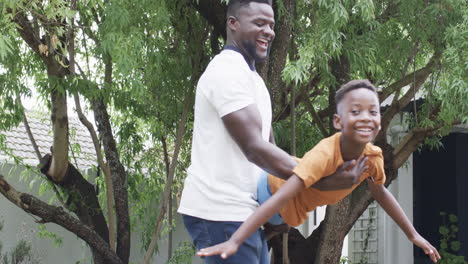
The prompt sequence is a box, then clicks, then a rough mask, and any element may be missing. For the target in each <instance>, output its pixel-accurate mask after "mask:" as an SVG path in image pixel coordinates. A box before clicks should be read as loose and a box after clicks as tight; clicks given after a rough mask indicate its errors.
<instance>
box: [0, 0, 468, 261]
mask: <svg viewBox="0 0 468 264" xmlns="http://www.w3.org/2000/svg"><path fill="white" fill-rule="evenodd" d="M225 3H226V1H220V0H197V1H190V0H172V1H165V0H157V1H149V0H142V1H125V0H106V1H102V0H88V1H75V0H71V1H63V0H62V1H61V0H54V1H40V0H33V1H11V0H1V1H0V10H1V11H0V12H1V16H0V23H1V27H2V29H4V30H2V32H1V33H0V65H1V66H0V78H1V82H0V92H1V93H0V98H1V102H0V103H1V104H0V108H1V109H2V111H0V128H1V129H9V128H11V127H13V126H15V125H17V124H18V123H19V122H24V120H25V119H24V110H23V106H22V105H21V102H20V98H21V97H24V96H31V90H30V88H31V87H30V83H33V85H34V86H35V87H36V89H37V90H38V92H39V94H40V96H41V97H42V98H43V100H44V101H45V105H46V106H47V107H48V109H49V110H50V112H51V120H52V124H53V135H54V144H53V146H52V151H51V153H49V154H46V155H42V153H38V156H39V157H41V159H42V161H41V164H42V170H41V171H42V173H43V174H44V175H46V176H47V178H48V179H49V181H50V182H51V183H52V184H53V185H54V186H55V187H56V188H57V197H65V198H68V197H74V199H71V201H72V204H67V203H63V204H59V205H57V204H53V205H50V204H47V203H44V202H41V201H40V200H39V199H37V198H36V197H33V196H32V195H30V194H27V193H19V192H17V191H16V190H15V189H14V187H13V186H10V185H9V184H8V182H7V180H6V179H4V178H3V177H0V192H1V193H2V194H3V196H5V197H6V198H7V199H9V200H10V201H12V202H13V203H14V204H16V205H17V206H18V207H19V208H21V209H22V210H25V211H27V212H29V213H32V214H34V215H37V216H38V217H40V218H41V219H42V222H53V223H56V224H58V225H61V226H62V227H64V228H65V229H67V230H69V231H70V232H73V233H75V234H76V235H77V236H79V237H80V238H82V239H83V240H84V241H85V242H86V243H87V244H88V245H89V246H90V248H91V250H92V253H93V259H94V262H95V263H128V259H129V250H130V247H131V245H130V224H131V223H135V222H136V221H139V222H140V223H142V224H141V226H139V228H141V229H143V230H145V232H143V233H144V234H147V236H145V237H144V241H143V242H144V245H145V248H146V249H147V253H146V254H145V261H146V262H147V261H148V260H149V259H150V258H151V256H153V252H154V251H155V249H156V248H157V244H156V241H157V238H158V237H160V234H161V229H162V226H163V224H164V222H165V221H166V220H167V215H169V216H170V215H171V214H167V215H166V212H167V210H168V208H169V207H170V206H168V205H170V204H171V203H170V201H171V200H172V197H173V193H174V192H176V191H177V186H179V184H180V180H181V178H180V177H174V176H175V175H176V174H177V175H183V174H184V170H185V168H186V167H187V161H188V160H189V159H188V157H189V146H190V144H189V143H190V134H191V133H190V126H191V114H192V113H191V108H192V107H191V106H192V104H193V94H194V93H193V91H194V89H195V84H196V82H197V80H198V78H199V76H200V74H201V72H202V71H203V69H204V68H205V67H206V65H207V63H208V61H209V59H210V58H211V57H212V56H214V54H216V53H218V52H219V51H220V50H221V48H222V45H223V38H225V11H226V7H225ZM466 6H467V5H466V0H439V1H431V0H408V1H385V0H380V1H370V0H360V1H357V0H356V1H354V0H349V1H323V0H319V1H305V0H275V1H274V9H275V14H276V15H275V16H276V17H275V18H276V26H275V31H276V39H275V41H274V43H273V46H272V51H271V56H270V59H269V60H268V61H266V62H265V63H263V64H262V65H258V69H259V72H260V73H261V74H262V76H263V77H264V79H265V80H266V82H267V86H268V87H269V89H270V94H271V97H272V100H273V106H274V109H273V110H274V127H275V132H276V135H277V137H278V140H277V142H278V144H279V145H280V146H281V147H283V148H285V149H287V150H290V149H289V146H294V144H291V142H290V132H289V131H290V130H291V128H292V129H293V130H292V131H295V132H294V133H293V135H296V136H295V137H296V141H297V142H308V143H307V144H302V143H301V144H298V149H297V150H296V151H297V154H298V155H299V156H300V155H302V154H303V153H304V151H305V150H306V149H308V148H310V147H311V146H312V145H313V144H314V143H316V142H317V140H318V139H320V138H323V137H325V136H327V135H329V134H331V133H332V131H333V130H332V126H331V117H332V114H333V111H334V108H333V106H334V101H333V95H334V92H335V90H336V89H337V87H339V85H340V84H343V83H344V82H346V81H348V80H350V79H354V78H368V79H370V80H371V81H372V82H373V83H374V84H376V85H378V86H379V87H381V91H380V92H379V97H380V99H381V101H384V100H385V99H387V100H390V101H391V103H390V104H389V105H388V106H387V107H386V108H385V110H384V111H383V115H382V131H381V133H380V135H379V137H378V139H377V141H376V144H377V145H379V146H380V147H382V149H383V150H384V156H385V168H386V174H387V177H388V179H387V182H386V185H389V184H390V183H391V182H392V181H393V180H394V179H395V177H396V171H397V169H398V168H399V167H400V166H401V165H402V164H403V163H404V161H405V160H406V159H407V158H408V156H409V155H410V154H411V153H412V152H413V151H415V150H416V149H417V148H418V147H419V146H420V145H421V144H423V143H424V142H427V141H428V140H431V139H434V138H437V137H439V136H442V135H444V134H446V133H448V132H449V131H450V128H451V127H452V125H454V124H461V123H465V124H466V123H468V118H467V117H468V107H467V105H468V102H467V101H466V100H464V98H467V97H468V89H467V86H466V82H467V80H466V78H467V77H466V76H467V74H466V67H465V64H466V63H465V58H466V57H467V54H466V50H468V49H467V47H466V45H467V44H466V37H467V32H468V31H467V28H466V25H467V21H466V20H467V17H468V16H467V8H466ZM25 80H27V81H25ZM416 94H418V96H419V95H420V94H422V96H423V98H424V102H423V103H422V104H421V105H418V106H417V107H416V108H415V111H413V114H412V115H411V116H410V118H409V119H408V120H407V126H408V129H409V131H408V134H407V136H406V137H405V138H403V139H402V140H401V141H400V143H399V144H398V145H397V146H392V145H390V144H389V142H387V139H386V137H385V136H384V135H385V134H386V132H387V131H388V129H389V127H390V121H391V120H392V119H393V118H394V117H395V116H396V115H398V114H399V113H401V112H402V110H403V109H404V108H405V107H407V106H413V103H412V102H413V101H414V98H415V96H416ZM68 96H73V97H74V101H75V108H76V109H77V112H78V113H79V115H80V118H81V120H82V122H83V123H84V124H85V125H86V126H87V127H88V128H89V130H90V134H91V135H92V137H93V139H94V141H95V148H96V153H97V156H98V160H99V161H98V162H97V164H99V166H98V167H99V169H100V170H101V171H102V172H103V173H102V174H103V175H104V176H103V179H100V180H99V181H98V184H99V185H100V186H101V187H103V188H101V189H104V190H105V193H106V194H107V196H103V195H102V194H101V195H96V193H95V192H94V186H93V184H91V183H90V182H88V181H87V180H86V179H85V178H84V177H83V175H82V173H81V172H80V171H78V170H77V169H76V168H75V167H74V166H73V165H72V164H71V163H70V158H69V155H68V151H69V148H70V144H69V140H68V137H69V131H68V128H67V127H68V125H67V122H68V121H67V120H68V113H67V103H68V102H67V99H68ZM291 96H293V98H291ZM291 102H293V104H291ZM81 104H83V105H84V106H85V107H84V110H81V109H82V108H81ZM86 109H87V110H88V111H89V112H92V113H93V114H94V118H95V120H96V123H97V131H95V129H94V128H93V127H92V126H91V125H90V124H89V121H88V120H86V116H85V115H84V114H83V113H82V112H84V111H85V110H86ZM293 113H296V115H297V116H298V117H300V118H298V119H297V120H296V121H294V118H290V117H293V116H294V115H293ZM291 119H292V121H290V120H291ZM26 121H27V120H26ZM291 123H292V124H294V123H296V125H293V126H294V127H291ZM294 129H295V130H294ZM155 157H156V158H155ZM179 161H180V162H179ZM176 172H177V173H176ZM58 200H59V201H60V200H62V201H66V200H67V199H58ZM371 201H372V200H371V197H370V195H369V193H368V192H367V191H366V189H365V188H364V187H363V186H361V187H360V188H358V189H357V190H355V191H354V192H353V193H352V194H351V195H350V196H349V197H347V198H346V199H345V200H344V201H342V202H340V203H339V204H337V205H334V206H329V207H328V209H327V215H326V219H325V220H324V221H323V222H322V224H321V225H320V227H319V228H318V229H317V230H316V231H315V232H314V233H313V234H312V235H311V236H309V237H307V238H304V237H301V236H299V234H298V232H297V230H295V229H292V230H291V231H290V234H289V236H290V245H289V255H290V256H289V257H290V260H291V263H305V262H306V261H308V262H307V263H338V259H339V255H340V252H341V246H337V245H342V241H343V238H344V236H345V234H346V233H347V232H348V231H349V229H350V228H351V226H352V224H353V223H354V222H355V221H356V220H357V218H358V217H359V216H360V215H361V213H362V212H363V211H364V210H365V209H366V208H367V206H368V204H369V203H370V202H371ZM129 204H131V205H132V211H131V213H130V210H129ZM155 204H159V208H158V209H157V210H154V206H155ZM85 205H87V206H85ZM90 205H91V206H90ZM103 207H104V208H107V212H108V214H107V215H106V214H105V211H106V210H103V209H102V208H103ZM114 208H115V210H113V209H114ZM171 210H172V209H171ZM114 212H115V222H116V223H115V226H114V224H113V223H112V218H113V213H114ZM75 215H76V217H75ZM114 227H115V231H113V228H114ZM114 235H115V238H114ZM293 244H294V246H292V245H293ZM275 245H279V246H280V247H281V241H279V242H278V243H275ZM114 249H115V250H114ZM275 254H276V255H275V258H277V259H276V260H275V261H276V262H275V263H281V251H280V250H275Z"/></svg>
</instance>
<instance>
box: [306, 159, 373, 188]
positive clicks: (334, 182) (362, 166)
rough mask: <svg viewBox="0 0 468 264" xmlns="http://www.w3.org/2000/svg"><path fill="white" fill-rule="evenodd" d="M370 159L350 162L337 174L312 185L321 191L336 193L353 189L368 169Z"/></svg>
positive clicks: (340, 168) (341, 167) (338, 170)
mask: <svg viewBox="0 0 468 264" xmlns="http://www.w3.org/2000/svg"><path fill="white" fill-rule="evenodd" d="M367 160H368V158H367V157H365V156H362V157H360V158H359V159H358V160H350V161H346V162H345V163H343V164H342V165H341V166H339V167H338V169H337V170H336V172H335V173H333V174H331V175H329V176H327V177H324V178H322V179H321V180H320V181H318V182H316V183H315V184H314V185H312V187H313V188H316V189H319V190H321V191H334V190H342V189H347V188H351V187H352V186H353V185H354V184H356V183H357V182H358V181H359V177H360V176H361V175H362V173H363V172H364V171H365V170H366V169H367V165H366V162H367Z"/></svg>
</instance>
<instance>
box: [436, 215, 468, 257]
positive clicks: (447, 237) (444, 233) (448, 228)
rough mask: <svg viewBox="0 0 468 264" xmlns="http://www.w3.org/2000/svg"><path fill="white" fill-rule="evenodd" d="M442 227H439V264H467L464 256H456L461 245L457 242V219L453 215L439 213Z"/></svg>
mask: <svg viewBox="0 0 468 264" xmlns="http://www.w3.org/2000/svg"><path fill="white" fill-rule="evenodd" d="M440 215H441V217H442V219H443V223H444V224H443V225H441V226H440V227H439V234H440V250H439V253H440V256H441V257H442V259H441V260H440V261H439V262H438V263H441V264H468V261H466V260H465V257H464V256H458V255H457V252H458V251H459V250H460V247H461V244H460V241H458V240H457V233H458V218H457V216H456V215H454V214H447V213H445V212H441V213H440Z"/></svg>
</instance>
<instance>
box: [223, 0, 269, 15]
mask: <svg viewBox="0 0 468 264" xmlns="http://www.w3.org/2000/svg"><path fill="white" fill-rule="evenodd" d="M252 2H257V3H263V4H269V5H272V0H229V3H228V5H227V17H229V16H233V15H235V13H236V12H237V10H239V8H241V7H243V6H245V5H248V4H250V3H252Z"/></svg>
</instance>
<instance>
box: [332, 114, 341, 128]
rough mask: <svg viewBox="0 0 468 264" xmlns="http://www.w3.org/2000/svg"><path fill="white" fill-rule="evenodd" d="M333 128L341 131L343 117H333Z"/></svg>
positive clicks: (335, 115) (336, 115)
mask: <svg viewBox="0 0 468 264" xmlns="http://www.w3.org/2000/svg"><path fill="white" fill-rule="evenodd" d="M333 126H334V127H335V129H337V130H341V117H340V116H339V115H338V114H334V115H333Z"/></svg>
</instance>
